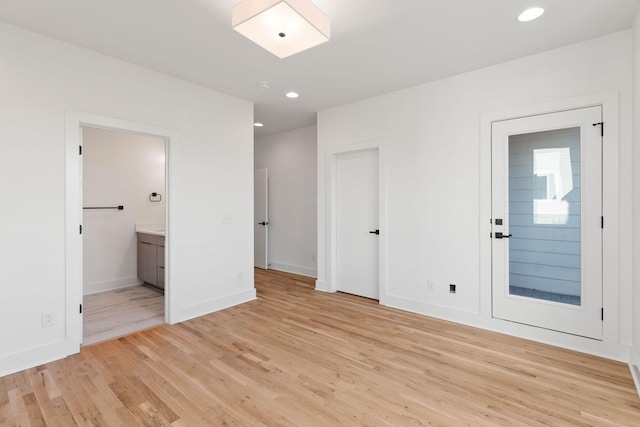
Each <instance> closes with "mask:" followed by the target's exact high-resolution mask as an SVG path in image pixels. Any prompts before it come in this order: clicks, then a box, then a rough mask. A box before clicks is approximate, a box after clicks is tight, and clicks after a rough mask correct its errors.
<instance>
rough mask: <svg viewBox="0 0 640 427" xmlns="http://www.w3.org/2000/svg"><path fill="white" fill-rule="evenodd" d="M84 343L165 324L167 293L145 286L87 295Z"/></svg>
mask: <svg viewBox="0 0 640 427" xmlns="http://www.w3.org/2000/svg"><path fill="white" fill-rule="evenodd" d="M83 307H84V310H83V311H84V315H83V329H82V332H83V334H82V345H84V346H86V345H90V344H95V343H97V342H100V341H105V340H108V339H111V338H116V337H120V336H122V335H127V334H130V333H131V332H134V331H139V330H142V329H147V328H150V327H152V326H157V325H161V324H163V323H164V295H163V294H162V292H160V291H158V290H156V289H154V288H152V287H151V286H146V285H141V286H132V287H129V288H122V289H116V290H114V291H107V292H101V293H98V294H91V295H85V296H84V303H83Z"/></svg>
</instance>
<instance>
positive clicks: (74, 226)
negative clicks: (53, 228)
mask: <svg viewBox="0 0 640 427" xmlns="http://www.w3.org/2000/svg"><path fill="white" fill-rule="evenodd" d="M82 126H87V127H94V128H102V129H108V130H114V131H123V132H129V133H139V134H144V135H152V136H156V137H160V138H164V140H165V159H166V160H165V192H166V198H167V203H166V207H165V209H166V211H165V215H166V233H165V234H166V236H165V239H166V249H167V250H166V251H165V266H166V267H165V295H164V305H165V323H169V324H170V323H171V319H172V317H171V308H172V307H173V305H174V304H173V300H172V295H173V293H172V291H171V284H170V278H171V274H170V271H171V262H170V259H171V251H172V248H171V244H170V242H171V237H170V236H171V215H170V200H171V197H170V193H171V179H170V177H171V175H170V173H171V167H170V158H171V154H170V148H171V146H172V142H175V141H176V140H177V139H178V134H177V133H176V132H174V131H172V130H169V129H163V128H160V127H156V126H151V125H146V124H143V123H137V122H132V121H127V120H122V119H117V118H113V117H108V116H101V115H97V114H91V113H86V112H81V111H75V110H66V111H65V188H66V197H65V199H66V200H65V221H66V224H65V225H66V227H65V237H66V238H65V276H66V281H65V293H66V295H65V301H66V311H65V324H66V345H67V347H66V348H67V354H74V353H78V352H79V351H80V345H81V343H82V318H83V316H81V315H80V313H79V307H80V304H82V302H83V286H82V276H83V266H82V250H83V246H82V238H81V235H80V233H79V226H80V225H81V224H82V218H83V217H82V204H81V201H82V194H81V188H80V187H81V186H80V183H81V181H82V177H81V171H82V169H81V165H82V160H81V157H80V155H79V151H78V150H79V146H80V145H82V133H81V127H82Z"/></svg>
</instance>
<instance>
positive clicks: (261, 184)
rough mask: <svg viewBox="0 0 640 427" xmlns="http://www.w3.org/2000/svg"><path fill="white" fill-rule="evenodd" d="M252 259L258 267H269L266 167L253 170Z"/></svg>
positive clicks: (267, 182) (267, 178)
mask: <svg viewBox="0 0 640 427" xmlns="http://www.w3.org/2000/svg"><path fill="white" fill-rule="evenodd" d="M253 197H254V199H253V200H254V204H253V219H254V221H253V234H254V243H253V259H254V265H255V266H256V267H258V268H262V269H265V270H266V269H268V268H269V174H268V171H267V169H266V168H263V169H255V170H254V172H253Z"/></svg>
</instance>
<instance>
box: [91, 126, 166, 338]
mask: <svg viewBox="0 0 640 427" xmlns="http://www.w3.org/2000/svg"><path fill="white" fill-rule="evenodd" d="M80 130H81V140H82V143H81V147H82V151H81V156H80V157H81V161H80V166H81V171H80V172H81V173H80V176H81V196H82V298H83V320H82V321H83V328H82V330H83V333H82V345H89V344H94V343H97V342H101V341H104V340H107V339H112V338H116V337H119V336H122V335H126V334H128V333H131V332H134V331H138V330H142V329H147V328H149V327H153V326H156V325H159V324H162V323H164V322H165V301H164V299H165V298H164V288H165V283H166V281H165V230H166V227H165V224H166V212H167V208H166V207H167V192H166V176H165V171H166V139H165V138H164V137H160V136H154V135H147V134H141V133H134V132H127V131H121V130H113V129H105V128H100V127H93V126H81V128H80Z"/></svg>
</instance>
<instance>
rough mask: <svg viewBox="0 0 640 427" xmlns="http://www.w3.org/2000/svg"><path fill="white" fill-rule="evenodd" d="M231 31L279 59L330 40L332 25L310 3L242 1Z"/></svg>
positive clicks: (295, 0)
mask: <svg viewBox="0 0 640 427" xmlns="http://www.w3.org/2000/svg"><path fill="white" fill-rule="evenodd" d="M232 25H233V29H234V30H236V31H237V32H239V33H240V34H242V35H243V36H245V37H247V38H248V39H250V40H251V41H253V42H254V43H256V44H258V45H260V46H262V47H263V48H265V49H266V50H268V51H269V52H271V53H273V54H274V55H276V56H277V57H279V58H286V57H287V56H290V55H293V54H295V53H298V52H302V51H303V50H306V49H309V48H311V47H314V46H317V45H319V44H322V43H325V42H327V41H329V37H330V33H331V22H330V21H329V18H328V17H327V16H326V15H325V14H324V13H322V11H321V10H320V9H318V7H317V6H316V5H315V4H313V2H312V1H311V0H243V1H241V2H239V3H237V4H236V5H235V6H233V12H232Z"/></svg>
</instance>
